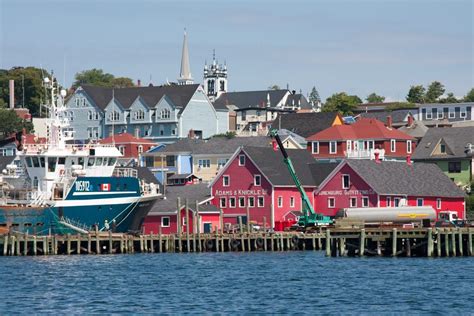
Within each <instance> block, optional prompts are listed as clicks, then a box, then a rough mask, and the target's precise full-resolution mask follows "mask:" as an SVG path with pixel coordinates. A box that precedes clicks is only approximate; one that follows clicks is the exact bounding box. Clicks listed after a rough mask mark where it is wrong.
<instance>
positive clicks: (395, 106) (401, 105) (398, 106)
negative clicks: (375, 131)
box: [385, 102, 416, 112]
mask: <svg viewBox="0 0 474 316" xmlns="http://www.w3.org/2000/svg"><path fill="white" fill-rule="evenodd" d="M413 108H416V104H415V103H410V102H393V103H390V105H388V106H386V107H385V110H386V111H389V112H390V111H395V110H402V109H413Z"/></svg>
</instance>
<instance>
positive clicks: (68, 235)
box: [66, 233, 71, 255]
mask: <svg viewBox="0 0 474 316" xmlns="http://www.w3.org/2000/svg"><path fill="white" fill-rule="evenodd" d="M66 253H67V254H68V255H70V254H71V234H70V233H68V234H67V235H66Z"/></svg>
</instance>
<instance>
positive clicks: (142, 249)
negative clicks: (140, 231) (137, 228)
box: [140, 235, 145, 253]
mask: <svg viewBox="0 0 474 316" xmlns="http://www.w3.org/2000/svg"><path fill="white" fill-rule="evenodd" d="M144 249H145V247H144V246H143V235H140V253H143V251H144Z"/></svg>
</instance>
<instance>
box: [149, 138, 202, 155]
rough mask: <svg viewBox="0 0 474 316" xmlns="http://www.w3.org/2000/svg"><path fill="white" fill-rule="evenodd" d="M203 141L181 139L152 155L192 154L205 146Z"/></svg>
mask: <svg viewBox="0 0 474 316" xmlns="http://www.w3.org/2000/svg"><path fill="white" fill-rule="evenodd" d="M204 142H205V141H204V140H203V139H191V138H181V139H179V140H178V141H177V142H175V143H172V144H168V145H165V146H164V147H163V148H161V149H159V150H156V151H153V153H150V155H153V154H160V153H163V154H177V153H192V152H194V151H195V150H196V149H197V148H198V147H199V146H201V145H202V144H204Z"/></svg>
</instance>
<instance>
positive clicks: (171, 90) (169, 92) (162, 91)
mask: <svg viewBox="0 0 474 316" xmlns="http://www.w3.org/2000/svg"><path fill="white" fill-rule="evenodd" d="M198 87H199V84H192V85H169V86H159V87H153V86H151V87H133V88H115V89H112V88H104V87H96V86H89V85H83V86H81V88H82V89H83V90H84V91H85V93H86V94H87V95H88V96H89V97H90V98H91V99H92V100H93V101H94V103H95V104H96V105H97V106H98V107H99V108H101V109H102V110H103V109H105V108H106V107H107V105H108V104H109V103H110V101H111V100H112V90H113V94H114V98H115V100H116V101H117V102H118V103H119V104H120V105H121V106H122V107H124V108H125V109H128V108H129V107H130V106H131V105H132V103H133V102H134V101H135V100H136V99H137V98H138V97H140V98H141V99H142V100H143V102H144V103H145V104H146V105H147V106H148V107H150V108H152V107H154V106H155V105H156V104H157V103H158V102H159V101H160V100H161V98H163V96H166V97H168V98H170V100H171V101H172V102H173V104H174V105H175V106H176V107H179V108H181V111H183V110H184V108H185V107H186V105H187V104H188V103H189V100H191V97H192V96H193V94H194V93H195V92H196V89H197V88H198Z"/></svg>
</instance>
